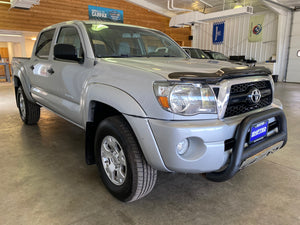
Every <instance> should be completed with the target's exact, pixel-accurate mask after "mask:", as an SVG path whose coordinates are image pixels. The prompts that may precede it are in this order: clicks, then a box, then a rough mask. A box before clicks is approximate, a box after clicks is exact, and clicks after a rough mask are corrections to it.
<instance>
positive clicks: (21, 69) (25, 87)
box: [13, 66, 35, 102]
mask: <svg viewBox="0 0 300 225" xmlns="http://www.w3.org/2000/svg"><path fill="white" fill-rule="evenodd" d="M24 74H25V69H24V67H23V66H21V67H19V68H18V70H17V73H16V74H15V73H14V75H13V80H14V86H15V87H18V86H17V83H16V80H15V78H18V79H19V81H20V83H21V85H22V88H23V91H24V93H25V95H26V97H27V99H28V100H29V101H31V102H35V101H34V99H33V98H32V96H31V94H30V82H29V81H28V78H26V76H25V75H24Z"/></svg>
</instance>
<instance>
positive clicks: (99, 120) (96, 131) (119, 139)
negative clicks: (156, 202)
mask: <svg viewBox="0 0 300 225" xmlns="http://www.w3.org/2000/svg"><path fill="white" fill-rule="evenodd" d="M13 79H14V87H15V94H16V102H17V107H18V108H19V112H20V117H21V119H22V120H23V122H24V123H25V124H28V125H32V124H36V123H37V122H38V120H39V118H40V107H45V108H47V109H49V110H51V111H52V112H54V113H55V114H57V115H59V116H61V117H63V118H65V119H66V120H68V121H70V122H71V123H73V124H75V125H77V126H78V127H80V128H82V129H84V130H85V136H86V139H85V142H86V144H85V159H86V163H87V164H89V165H92V164H97V166H98V168H99V172H100V175H101V178H102V181H103V183H104V185H105V186H106V187H107V189H108V190H109V191H110V192H111V194H112V195H114V196H115V197H116V198H118V199H119V200H121V201H124V202H130V201H135V200H137V199H140V198H142V197H144V196H146V195H147V194H148V193H150V192H151V190H152V189H153V187H154V185H155V182H156V178H157V171H158V170H159V171H165V172H182V173H201V174H204V176H205V177H206V178H207V179H209V180H212V181H217V182H221V181H225V180H228V179H230V178H232V177H233V176H234V175H235V174H236V173H237V172H238V171H240V170H241V169H243V168H245V167H247V166H248V165H251V164H253V163H254V162H256V161H258V160H260V159H262V158H264V157H265V156H267V155H269V154H270V153H273V152H275V151H277V150H278V149H280V148H282V147H283V146H284V145H285V143H286V141H287V124H286V118H285V115H284V112H283V110H282V105H281V103H280V101H278V100H276V99H275V98H274V83H273V80H272V77H271V74H270V71H269V70H267V69H266V68H264V67H245V66H244V67H243V66H242V67H241V66H239V65H235V64H231V63H229V62H221V61H216V60H210V59H191V58H190V57H189V55H187V54H186V53H185V51H184V50H183V49H182V48H181V47H180V46H179V45H178V44H177V43H176V42H175V41H173V40H172V39H171V38H169V37H168V36H167V35H165V34H163V33H162V32H160V31H157V30H153V29H148V28H143V27H138V26H131V25H125V24H115V23H107V22H99V21H69V22H64V23H60V24H56V25H53V26H50V27H47V28H45V29H43V30H42V31H41V32H40V34H39V35H38V38H37V41H36V43H35V46H34V49H33V53H32V57H31V58H30V59H29V58H14V60H13Z"/></svg>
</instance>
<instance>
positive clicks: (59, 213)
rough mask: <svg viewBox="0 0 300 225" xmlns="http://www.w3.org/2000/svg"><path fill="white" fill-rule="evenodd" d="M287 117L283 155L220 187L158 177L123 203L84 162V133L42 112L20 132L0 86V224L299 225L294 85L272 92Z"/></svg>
mask: <svg viewBox="0 0 300 225" xmlns="http://www.w3.org/2000/svg"><path fill="white" fill-rule="evenodd" d="M276 89H277V94H276V95H277V97H278V98H280V99H281V100H282V102H283V104H284V108H285V112H286V115H287V119H288V127H289V129H288V130H289V141H288V144H287V146H286V147H285V148H284V150H282V151H279V152H277V153H276V154H274V155H271V156H269V157H268V158H266V159H264V160H263V161H260V162H258V163H257V164H255V165H253V166H251V167H249V168H247V169H246V170H243V171H241V172H240V173H239V174H237V175H236V176H235V177H234V178H233V179H231V180H230V181H227V182H224V183H213V182H210V181H207V180H205V179H204V178H203V177H202V176H201V175H190V174H188V175H186V174H170V173H159V174H158V182H157V184H156V186H155V188H154V190H153V191H152V193H151V194H150V195H148V196H147V197H146V198H144V199H142V200H140V201H137V202H134V203H130V204H125V203H121V202H119V201H118V200H116V199H114V198H113V197H112V196H111V195H110V194H109V193H108V191H106V189H105V187H104V186H103V184H102V183H101V180H100V179H99V177H98V171H97V168H96V166H87V165H86V164H85V161H84V132H83V131H82V130H81V129H79V128H77V127H76V126H74V125H72V124H70V123H68V122H66V121H65V120H63V119H61V118H59V117H57V116H56V115H54V114H53V113H51V112H48V111H46V110H45V109H43V110H42V114H41V119H40V121H39V123H38V125H37V126H25V125H23V123H22V121H21V119H20V118H19V113H18V111H17V107H16V106H15V100H14V93H13V87H12V84H8V83H0V153H1V157H0V224H1V225H4V224H12V225H17V224H22V225H27V224H38V225H48V224H59V225H69V224H70V225H71V224H72V225H75V224H78V225H79V224H80V225H85V224H130V225H133V224H155V225H159V224H172V225H174V224H180V225H182V224H213V225H215V224H218V225H225V224H228V225H229V224H230V225H232V224H243V225H245V224H264V225H265V224H276V225H277V224H278V225H295V224H300V151H299V146H300V84H283V83H279V84H277V86H276Z"/></svg>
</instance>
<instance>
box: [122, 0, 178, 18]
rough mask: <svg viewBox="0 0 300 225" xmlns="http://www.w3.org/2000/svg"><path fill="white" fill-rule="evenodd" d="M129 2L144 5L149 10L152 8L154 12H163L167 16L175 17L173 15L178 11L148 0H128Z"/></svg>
mask: <svg viewBox="0 0 300 225" xmlns="http://www.w3.org/2000/svg"><path fill="white" fill-rule="evenodd" d="M126 1H127V2H130V3H133V4H135V5H138V6H140V7H143V8H145V9H148V10H151V11H153V12H156V13H158V14H161V15H163V16H166V17H173V16H176V13H173V12H170V11H169V10H167V9H164V8H162V7H160V6H158V5H155V4H153V3H151V2H149V1H146V0H126Z"/></svg>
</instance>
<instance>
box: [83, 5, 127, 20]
mask: <svg viewBox="0 0 300 225" xmlns="http://www.w3.org/2000/svg"><path fill="white" fill-rule="evenodd" d="M89 18H90V20H100V21H108V22H118V23H123V10H118V9H109V8H103V7H97V6H93V5H89Z"/></svg>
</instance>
